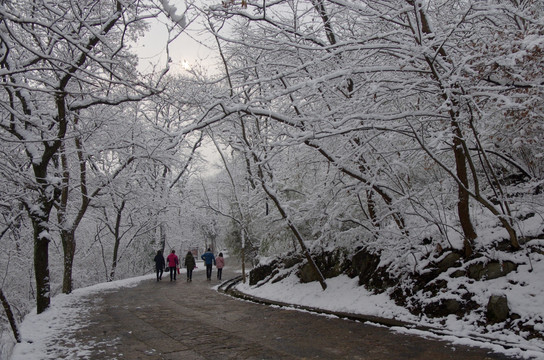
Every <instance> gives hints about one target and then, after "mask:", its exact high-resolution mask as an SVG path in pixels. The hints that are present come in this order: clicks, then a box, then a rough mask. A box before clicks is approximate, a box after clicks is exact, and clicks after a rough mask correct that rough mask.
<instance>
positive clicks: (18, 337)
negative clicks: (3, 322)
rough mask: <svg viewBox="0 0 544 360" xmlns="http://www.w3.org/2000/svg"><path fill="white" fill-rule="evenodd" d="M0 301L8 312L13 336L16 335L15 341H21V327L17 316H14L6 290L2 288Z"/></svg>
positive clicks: (7, 315)
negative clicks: (18, 325)
mask: <svg viewBox="0 0 544 360" xmlns="http://www.w3.org/2000/svg"><path fill="white" fill-rule="evenodd" d="M0 302H2V306H3V308H4V311H5V312H6V317H7V318H8V321H9V325H10V326H11V331H12V332H13V336H14V337H15V341H17V342H18V343H20V342H21V334H20V333H19V329H18V328H17V322H16V321H15V316H13V311H12V310H11V306H10V305H9V302H8V299H7V298H6V296H5V295H4V291H3V290H2V289H0Z"/></svg>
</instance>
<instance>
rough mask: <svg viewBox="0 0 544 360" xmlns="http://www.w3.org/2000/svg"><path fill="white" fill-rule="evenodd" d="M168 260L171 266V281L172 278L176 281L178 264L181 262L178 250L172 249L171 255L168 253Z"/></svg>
mask: <svg viewBox="0 0 544 360" xmlns="http://www.w3.org/2000/svg"><path fill="white" fill-rule="evenodd" d="M166 262H167V263H168V267H169V268H170V281H172V279H173V280H174V281H176V272H177V265H178V264H179V259H178V256H177V255H176V250H172V252H171V253H170V255H168V257H167V258H166Z"/></svg>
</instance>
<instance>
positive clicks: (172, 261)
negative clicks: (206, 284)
mask: <svg viewBox="0 0 544 360" xmlns="http://www.w3.org/2000/svg"><path fill="white" fill-rule="evenodd" d="M200 258H201V259H202V260H204V264H205V265H206V279H207V280H208V281H210V280H211V279H212V268H213V265H215V266H216V268H217V279H218V280H221V276H222V273H223V267H224V266H225V258H224V257H223V253H219V255H217V257H215V256H214V254H213V252H212V250H211V249H210V248H208V250H207V251H206V252H205V253H204V254H202V256H201V257H200ZM153 260H154V261H155V269H156V272H157V281H161V280H162V275H163V273H164V270H165V267H166V264H168V269H169V270H170V281H176V274H179V273H180V270H179V269H180V261H179V258H178V256H177V255H176V250H172V252H170V254H169V255H168V256H167V257H166V260H165V259H164V256H163V255H162V251H161V250H159V251H157V255H155V258H154V259H153ZM184 263H185V268H186V269H187V282H191V281H193V270H194V269H195V268H196V260H195V258H194V256H193V253H192V252H191V251H188V252H187V255H186V256H185V259H184Z"/></svg>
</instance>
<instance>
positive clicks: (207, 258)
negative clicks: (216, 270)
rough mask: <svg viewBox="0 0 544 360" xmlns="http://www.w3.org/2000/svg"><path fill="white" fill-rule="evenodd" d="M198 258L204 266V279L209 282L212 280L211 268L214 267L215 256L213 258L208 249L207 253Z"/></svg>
mask: <svg viewBox="0 0 544 360" xmlns="http://www.w3.org/2000/svg"><path fill="white" fill-rule="evenodd" d="M200 258H201V259H202V260H204V264H206V278H207V279H208V281H210V280H211V279H212V266H213V265H215V256H213V253H212V249H210V248H208V251H206V252H205V253H204V254H202V256H201V257H200Z"/></svg>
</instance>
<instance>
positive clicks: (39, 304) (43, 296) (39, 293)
mask: <svg viewBox="0 0 544 360" xmlns="http://www.w3.org/2000/svg"><path fill="white" fill-rule="evenodd" d="M30 218H31V221H32V226H33V228H34V274H35V277H36V311H37V313H38V314H41V313H42V312H44V311H45V310H46V309H47V308H48V307H49V304H50V303H51V298H50V296H51V284H50V278H49V241H50V238H49V236H50V233H49V227H48V226H47V224H49V213H48V212H47V213H41V214H36V213H35V212H33V214H31V216H30Z"/></svg>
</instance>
